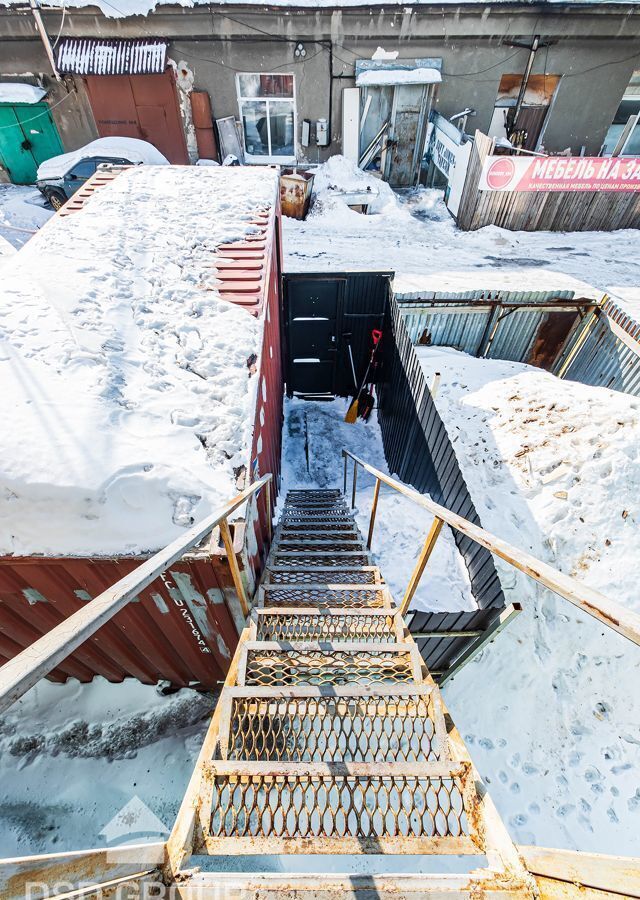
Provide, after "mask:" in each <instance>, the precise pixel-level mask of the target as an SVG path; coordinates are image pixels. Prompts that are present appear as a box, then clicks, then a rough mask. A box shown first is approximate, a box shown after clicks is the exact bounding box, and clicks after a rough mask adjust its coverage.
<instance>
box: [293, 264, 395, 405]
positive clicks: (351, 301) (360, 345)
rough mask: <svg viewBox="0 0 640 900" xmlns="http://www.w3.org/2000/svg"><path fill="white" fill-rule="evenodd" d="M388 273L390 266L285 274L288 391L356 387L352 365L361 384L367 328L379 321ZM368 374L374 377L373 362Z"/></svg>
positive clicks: (337, 391) (339, 391) (336, 391)
mask: <svg viewBox="0 0 640 900" xmlns="http://www.w3.org/2000/svg"><path fill="white" fill-rule="evenodd" d="M389 278H390V273H389V272H348V273H347V272H339V273H336V274H335V275H320V274H317V273H315V272H314V273H309V274H308V275H307V274H304V275H302V274H290V275H285V276H284V301H285V314H284V321H285V323H286V334H285V343H286V360H287V365H286V381H287V393H288V394H289V396H292V395H293V394H306V395H309V394H312V395H322V394H326V395H328V396H333V395H339V396H343V397H346V396H348V395H349V394H351V395H353V394H354V393H355V384H354V377H353V369H354V368H355V373H356V383H357V384H360V382H361V380H362V378H363V376H364V374H365V371H366V368H367V363H368V361H369V358H370V356H371V350H372V347H373V344H372V340H371V331H372V329H373V328H381V327H382V320H383V316H384V311H385V309H386V304H387V297H388V294H389ZM349 351H351V352H349ZM352 358H353V367H352V365H351V359H352ZM370 378H371V381H376V380H377V376H376V369H375V367H374V368H372V369H371V375H370Z"/></svg>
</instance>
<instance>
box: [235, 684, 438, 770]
mask: <svg viewBox="0 0 640 900" xmlns="http://www.w3.org/2000/svg"><path fill="white" fill-rule="evenodd" d="M223 703H224V705H225V713H224V714H223V725H222V728H221V731H222V730H223V731H224V733H223V734H222V736H221V743H220V755H221V757H222V758H223V759H229V760H274V761H277V762H409V761H411V760H415V761H423V760H428V761H430V762H434V761H438V760H444V759H446V758H447V752H446V731H445V723H444V715H443V712H442V705H441V703H440V702H439V699H438V695H437V693H436V692H435V690H434V688H432V687H430V686H425V685H416V686H414V687H411V688H407V687H406V686H404V685H401V686H397V685H393V686H390V687H389V686H385V685H379V686H376V687H375V688H374V689H370V688H352V687H344V688H338V689H337V690H336V688H335V687H333V686H332V687H308V688H289V689H288V690H287V691H286V693H285V692H284V691H283V690H282V689H281V688H267V687H263V688H259V687H248V688H228V689H226V690H225V696H224V697H223Z"/></svg>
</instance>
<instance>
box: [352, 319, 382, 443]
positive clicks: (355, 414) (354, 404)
mask: <svg viewBox="0 0 640 900" xmlns="http://www.w3.org/2000/svg"><path fill="white" fill-rule="evenodd" d="M381 337H382V332H381V331H379V330H378V329H377V328H374V329H373V331H372V332H371V340H372V341H373V350H372V351H371V357H370V359H369V365H368V366H367V371H366V372H365V373H364V378H363V379H362V384H361V385H360V387H359V388H358V389H357V391H356V394H355V397H354V398H353V402H352V404H351V406H350V407H349V409H348V410H347V414H346V416H345V417H344V420H345V422H349V424H350V425H353V424H354V423H355V421H356V419H357V418H358V404H359V402H360V395H361V394H362V391H363V390H364V386H365V384H366V383H367V378H368V376H369V370H370V369H371V366H372V365H373V360H374V359H375V355H376V350H377V349H378V345H379V344H380V338H381ZM363 399H364V398H363Z"/></svg>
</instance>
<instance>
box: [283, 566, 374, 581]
mask: <svg viewBox="0 0 640 900" xmlns="http://www.w3.org/2000/svg"><path fill="white" fill-rule="evenodd" d="M305 565H306V564H305ZM323 581H326V582H327V584H329V583H331V584H340V583H345V584H382V577H381V575H380V569H378V567H377V566H365V565H361V566H358V565H356V564H355V563H351V562H349V563H346V562H344V561H343V562H342V564H340V563H338V564H336V565H319V564H318V563H317V562H313V563H311V564H309V565H308V567H306V568H305V569H295V568H293V566H292V565H291V564H290V563H289V564H288V565H280V564H274V565H272V566H270V567H269V569H268V570H267V575H266V584H317V583H318V582H323Z"/></svg>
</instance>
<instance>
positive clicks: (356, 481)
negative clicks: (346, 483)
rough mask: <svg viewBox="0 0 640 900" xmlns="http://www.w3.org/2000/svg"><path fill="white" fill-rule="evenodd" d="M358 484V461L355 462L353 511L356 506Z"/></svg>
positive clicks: (352, 496) (352, 494)
mask: <svg viewBox="0 0 640 900" xmlns="http://www.w3.org/2000/svg"><path fill="white" fill-rule="evenodd" d="M357 483H358V460H357V459H354V461H353V490H352V491H351V509H353V508H354V507H355V505H356V485H357Z"/></svg>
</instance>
